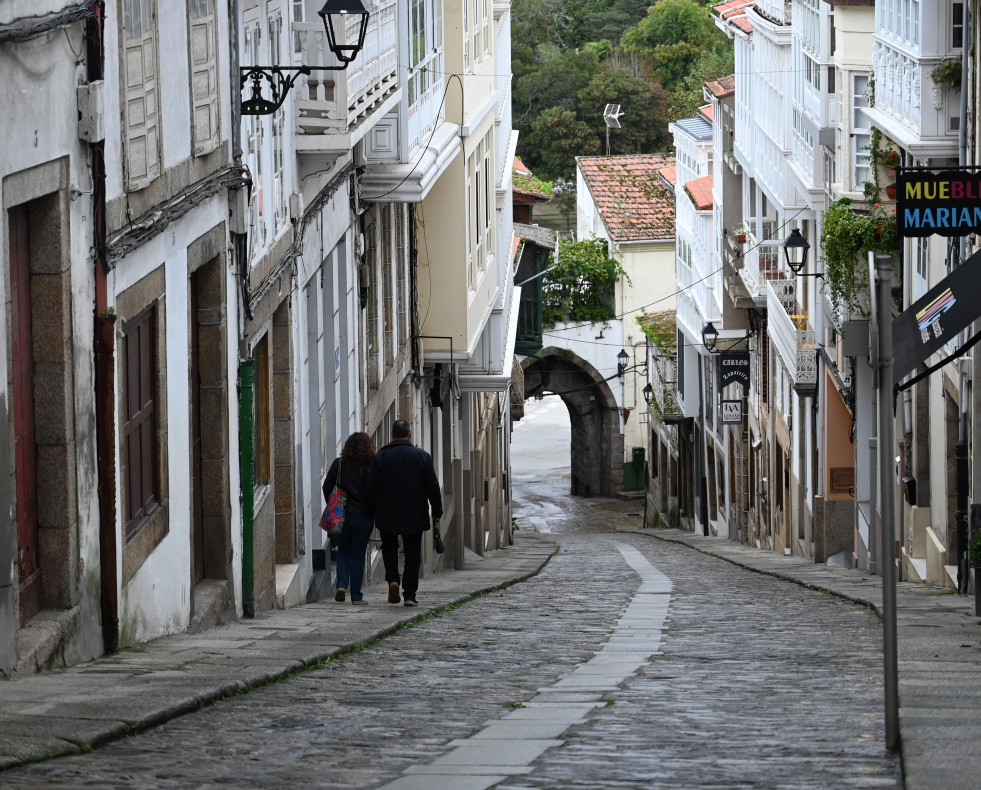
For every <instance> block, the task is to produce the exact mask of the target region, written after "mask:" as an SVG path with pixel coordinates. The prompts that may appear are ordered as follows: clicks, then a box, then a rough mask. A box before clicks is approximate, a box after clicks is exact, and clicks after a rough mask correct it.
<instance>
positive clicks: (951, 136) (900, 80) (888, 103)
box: [869, 36, 960, 156]
mask: <svg viewBox="0 0 981 790" xmlns="http://www.w3.org/2000/svg"><path fill="white" fill-rule="evenodd" d="M940 62H941V61H940V60H939V59H936V58H931V59H923V58H919V57H917V56H916V55H915V54H914V53H911V52H910V51H909V50H908V49H906V48H902V47H900V46H897V45H895V44H893V43H892V42H891V41H888V40H884V39H883V38H881V37H879V36H876V39H875V43H874V49H873V54H872V64H873V69H874V70H875V105H874V106H873V107H872V108H871V109H870V110H869V115H870V116H871V117H872V119H873V121H875V122H876V123H878V124H879V125H880V126H881V127H882V128H883V131H885V132H886V133H887V134H888V135H889V136H890V137H892V138H893V139H895V140H896V141H897V142H898V143H900V145H902V146H903V147H905V148H907V149H909V150H910V151H911V152H912V153H913V154H914V155H917V154H919V155H921V156H923V155H930V154H933V155H941V154H942V153H952V152H953V150H954V146H956V143H957V126H958V120H957V118H958V116H959V115H960V105H959V97H960V93H959V91H958V90H954V89H949V88H945V87H944V86H942V85H936V84H935V83H934V82H933V78H932V77H931V76H930V72H931V71H933V69H934V68H935V67H936V66H937V65H938V64H939V63H940ZM923 146H926V147H927V150H924V148H923ZM938 146H940V147H941V148H949V149H950V150H949V151H947V150H943V151H941V150H939V149H937V147H938ZM931 148H933V149H937V150H930V149H931Z"/></svg>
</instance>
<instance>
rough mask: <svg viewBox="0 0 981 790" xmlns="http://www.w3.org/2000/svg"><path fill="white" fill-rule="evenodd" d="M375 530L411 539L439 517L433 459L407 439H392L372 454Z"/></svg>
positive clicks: (439, 506)
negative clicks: (373, 462)
mask: <svg viewBox="0 0 981 790" xmlns="http://www.w3.org/2000/svg"><path fill="white" fill-rule="evenodd" d="M375 475H376V483H375V491H376V496H377V500H376V502H375V526H376V527H378V530H379V531H380V532H395V533H398V534H399V535H413V534H416V533H419V532H425V531H426V530H427V529H429V527H430V522H429V508H430V507H431V508H432V514H433V518H439V517H440V516H442V515H443V499H442V497H441V496H440V493H439V480H437V479H436V470H435V469H433V459H432V456H430V455H429V453H427V452H426V451H425V450H422V449H420V448H419V447H416V446H415V445H414V444H412V442H410V441H409V440H408V439H395V440H394V441H392V442H390V443H388V444H386V445H385V446H384V447H382V448H381V450H379V451H378V452H377V453H375Z"/></svg>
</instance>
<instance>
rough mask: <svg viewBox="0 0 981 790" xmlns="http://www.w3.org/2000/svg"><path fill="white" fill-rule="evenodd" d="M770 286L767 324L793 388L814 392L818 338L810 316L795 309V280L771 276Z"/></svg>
mask: <svg viewBox="0 0 981 790" xmlns="http://www.w3.org/2000/svg"><path fill="white" fill-rule="evenodd" d="M766 289H767V304H768V307H769V310H768V311H767V328H768V332H769V335H770V338H771V340H772V341H773V345H774V346H775V347H776V350H777V353H779V354H780V356H781V357H782V358H783V360H784V362H785V363H786V365H787V370H788V371H789V372H790V376H791V378H792V379H793V381H794V390H795V391H796V392H797V393H799V394H801V395H812V394H813V393H814V391H815V389H816V387H817V359H816V354H815V352H816V351H817V338H816V336H815V332H814V330H813V329H807V328H806V327H807V316H806V315H804V314H802V313H801V312H800V311H799V310H797V309H796V305H797V299H796V284H795V282H794V281H793V280H770V281H768V282H767V284H766Z"/></svg>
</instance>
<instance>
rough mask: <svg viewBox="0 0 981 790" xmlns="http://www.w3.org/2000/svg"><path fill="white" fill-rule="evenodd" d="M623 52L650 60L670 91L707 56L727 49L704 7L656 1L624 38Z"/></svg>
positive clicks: (691, 1)
mask: <svg viewBox="0 0 981 790" xmlns="http://www.w3.org/2000/svg"><path fill="white" fill-rule="evenodd" d="M621 42H622V44H623V47H624V49H626V50H627V51H628V52H637V53H640V54H643V55H644V56H645V57H647V58H649V60H650V63H651V68H652V69H653V71H654V73H656V74H657V75H658V76H659V77H660V78H661V83H662V84H663V85H664V87H665V88H666V89H667V90H669V91H674V90H676V89H678V88H679V87H681V83H682V80H683V79H684V77H685V76H686V75H688V74H690V73H691V71H692V69H693V67H694V65H695V64H696V63H697V62H698V61H699V60H700V59H701V57H702V56H703V55H704V54H705V53H706V52H710V51H713V50H716V49H719V48H725V47H728V46H729V42H728V40H727V39H726V37H725V36H724V35H723V34H722V32H721V31H719V30H718V29H716V27H715V24H714V23H713V22H712V18H711V16H710V15H709V12H708V10H707V9H706V8H705V6H702V5H699V4H698V3H697V2H696V0H658V2H657V3H656V4H655V5H653V6H651V8H650V9H649V10H648V12H647V16H646V17H644V18H643V19H642V20H640V22H638V23H637V24H636V25H635V26H634V27H632V28H630V29H629V30H627V31H626V32H624V34H623V38H622V39H621Z"/></svg>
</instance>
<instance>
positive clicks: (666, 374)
mask: <svg viewBox="0 0 981 790" xmlns="http://www.w3.org/2000/svg"><path fill="white" fill-rule="evenodd" d="M653 361H654V365H653V366H652V372H653V375H652V376H651V388H652V389H653V390H654V398H653V400H652V403H653V404H655V405H656V407H657V410H658V411H660V413H661V421H662V422H680V421H681V420H683V419H684V418H685V413H684V411H682V409H681V403H680V401H679V400H678V358H677V357H676V356H675V355H673V354H671V355H663V356H656V357H654V360H653Z"/></svg>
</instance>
